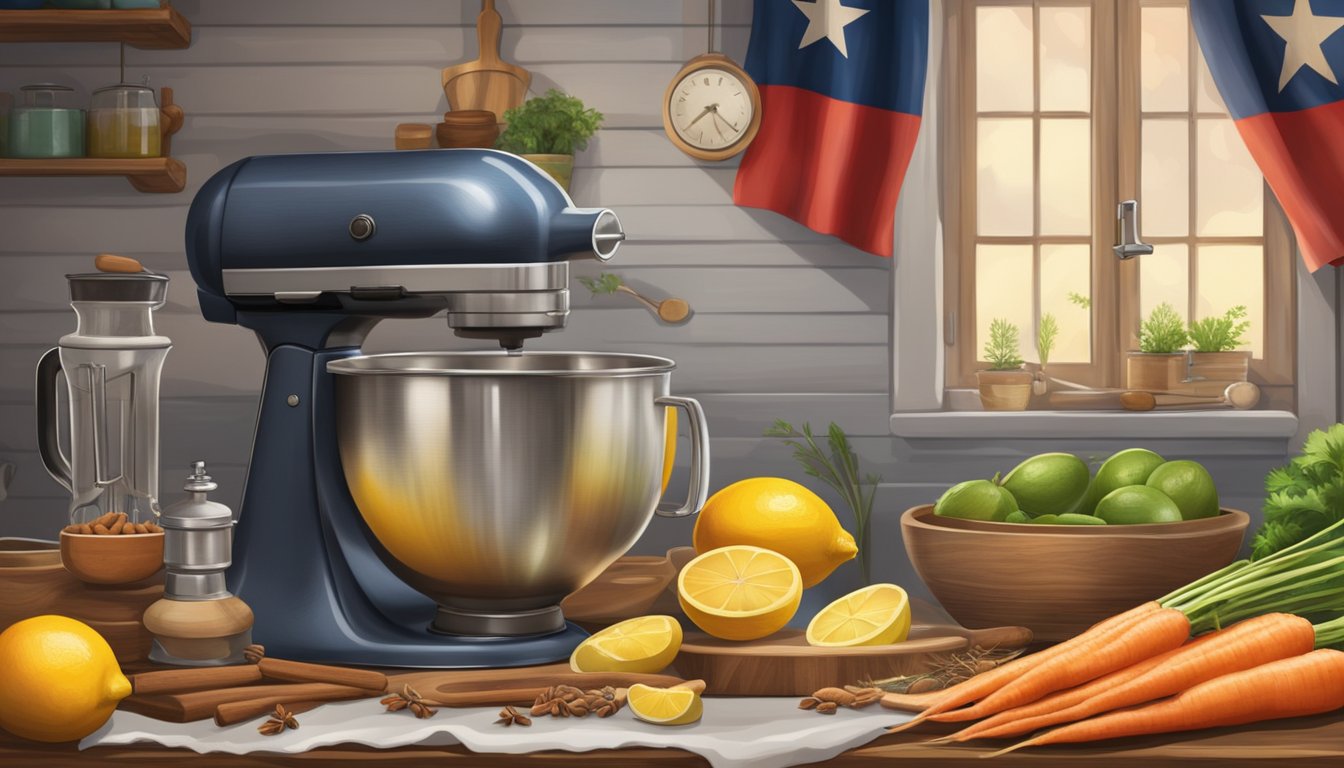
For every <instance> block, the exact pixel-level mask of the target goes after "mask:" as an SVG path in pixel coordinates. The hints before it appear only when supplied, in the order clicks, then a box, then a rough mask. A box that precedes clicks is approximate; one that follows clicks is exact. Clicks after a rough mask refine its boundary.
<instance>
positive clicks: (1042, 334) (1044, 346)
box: [1036, 312, 1059, 368]
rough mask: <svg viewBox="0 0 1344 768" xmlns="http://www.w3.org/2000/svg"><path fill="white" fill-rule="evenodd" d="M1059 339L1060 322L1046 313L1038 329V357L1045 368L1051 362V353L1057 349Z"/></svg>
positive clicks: (1042, 316)
mask: <svg viewBox="0 0 1344 768" xmlns="http://www.w3.org/2000/svg"><path fill="white" fill-rule="evenodd" d="M1057 338H1059V322H1058V321H1057V320H1055V316H1054V315H1052V314H1050V313H1049V312H1046V313H1045V314H1044V315H1041V322H1040V324H1039V325H1038V326H1037V328H1036V355H1037V356H1038V357H1040V359H1041V367H1042V368H1044V367H1045V366H1046V364H1047V363H1049V362H1050V352H1051V351H1052V350H1054V348H1055V339H1057Z"/></svg>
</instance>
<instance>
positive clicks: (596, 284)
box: [579, 272, 621, 296]
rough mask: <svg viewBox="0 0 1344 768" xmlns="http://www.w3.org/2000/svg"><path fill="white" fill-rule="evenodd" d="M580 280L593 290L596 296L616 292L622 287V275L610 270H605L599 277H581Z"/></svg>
mask: <svg viewBox="0 0 1344 768" xmlns="http://www.w3.org/2000/svg"><path fill="white" fill-rule="evenodd" d="M579 282H580V283H583V285H584V287H585V288H587V289H588V290H590V291H592V292H593V295H594V296H600V295H602V294H607V293H615V292H617V291H619V290H620V289H621V278H620V276H619V275H613V274H612V273H610V272H603V273H601V274H599V275H598V276H597V277H580V278H579Z"/></svg>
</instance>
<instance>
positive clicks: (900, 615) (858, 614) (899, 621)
mask: <svg viewBox="0 0 1344 768" xmlns="http://www.w3.org/2000/svg"><path fill="white" fill-rule="evenodd" d="M909 635H910V597H909V596H908V595H906V594H905V590H904V589H901V588H900V587H898V586H896V585H895V584H873V585H872V586H869V587H864V588H863V589H860V590H858V591H855V592H850V593H849V594H848V595H845V596H844V597H842V598H840V599H839V600H836V601H835V602H833V603H831V604H830V605H828V606H826V607H825V608H822V609H821V611H820V612H819V613H818V614H817V615H816V616H814V617H813V618H812V621H811V622H809V623H808V625H807V642H808V644H810V645H823V646H830V647H847V646H853V645H889V644H891V643H900V642H904V641H905V639H906V637H908V636H909Z"/></svg>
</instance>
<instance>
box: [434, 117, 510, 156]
mask: <svg viewBox="0 0 1344 768" xmlns="http://www.w3.org/2000/svg"><path fill="white" fill-rule="evenodd" d="M434 135H435V138H436V139H438V142H439V146H440V147H442V148H444V149H470V148H476V149H490V148H491V147H493V146H495V139H498V138H499V122H498V118H496V117H495V113H494V112H491V111H490V110H488V109H464V110H459V111H457V112H445V113H443V122H441V123H439V124H438V125H437V126H435V129H434Z"/></svg>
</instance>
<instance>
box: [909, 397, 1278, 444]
mask: <svg viewBox="0 0 1344 768" xmlns="http://www.w3.org/2000/svg"><path fill="white" fill-rule="evenodd" d="M949 394H951V393H949ZM949 399H950V400H952V401H954V402H955V401H958V400H962V398H958V397H952V398H949ZM1297 428H1298V424H1297V416H1296V415H1294V414H1292V413H1290V412H1288V411H1234V410H1200V411H1149V412H1146V413H1134V412H1129V411H983V410H944V411H923V412H904V413H895V414H892V416H891V432H892V434H894V435H896V436H898V437H906V438H980V439H986V438H989V439H1011V438H1035V437H1064V438H1100V439H1111V438H1115V439H1134V438H1196V439H1199V438H1249V439H1261V440H1263V439H1284V440H1286V439H1288V438H1290V437H1293V436H1294V435H1295V434H1297Z"/></svg>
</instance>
